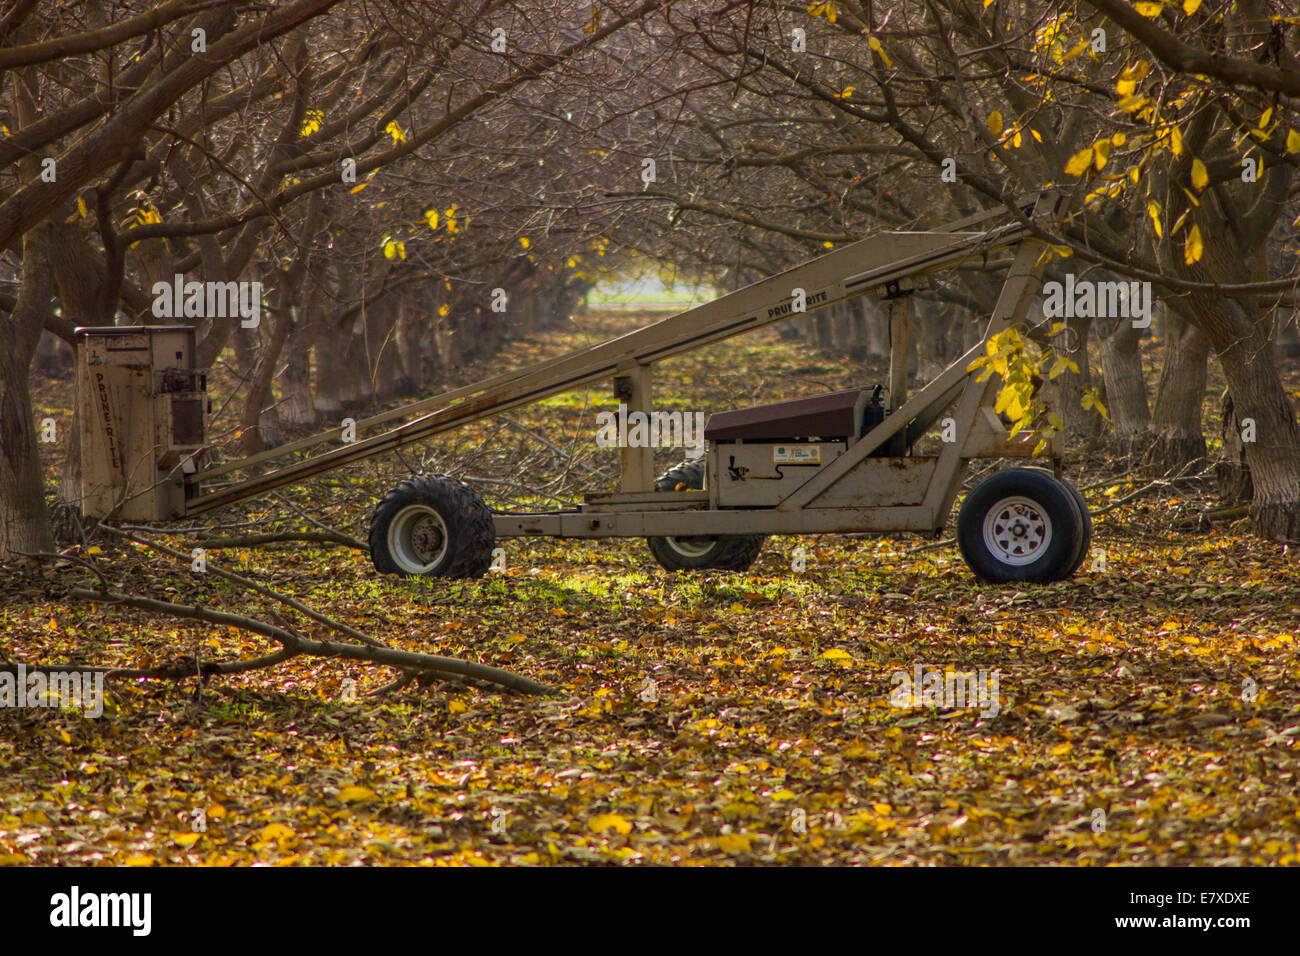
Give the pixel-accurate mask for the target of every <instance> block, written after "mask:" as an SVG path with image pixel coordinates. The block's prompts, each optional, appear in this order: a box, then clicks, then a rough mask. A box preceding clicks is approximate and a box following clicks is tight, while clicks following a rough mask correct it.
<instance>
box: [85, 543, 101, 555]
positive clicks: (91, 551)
mask: <svg viewBox="0 0 1300 956" xmlns="http://www.w3.org/2000/svg"><path fill="white" fill-rule="evenodd" d="M103 553H104V549H103V548H101V547H100V546H99V545H95V546H94V547H93V548H87V549H86V554H103Z"/></svg>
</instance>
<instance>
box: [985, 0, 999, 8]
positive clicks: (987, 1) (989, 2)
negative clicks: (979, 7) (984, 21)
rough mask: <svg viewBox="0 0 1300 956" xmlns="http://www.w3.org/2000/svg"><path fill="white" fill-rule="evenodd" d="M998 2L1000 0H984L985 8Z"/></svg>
mask: <svg viewBox="0 0 1300 956" xmlns="http://www.w3.org/2000/svg"><path fill="white" fill-rule="evenodd" d="M997 2H998V0H984V9H985V10H987V9H988V8H989V7H991V6H993V4H995V3H997Z"/></svg>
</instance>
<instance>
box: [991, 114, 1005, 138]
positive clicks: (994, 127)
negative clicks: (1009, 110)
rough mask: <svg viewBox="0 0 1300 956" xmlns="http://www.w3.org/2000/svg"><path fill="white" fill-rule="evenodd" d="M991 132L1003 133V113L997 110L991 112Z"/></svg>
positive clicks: (997, 134)
mask: <svg viewBox="0 0 1300 956" xmlns="http://www.w3.org/2000/svg"><path fill="white" fill-rule="evenodd" d="M989 132H990V133H992V134H993V135H994V136H1001V135H1002V114H1001V113H999V112H998V111H997V110H994V111H993V112H992V113H990V114H989Z"/></svg>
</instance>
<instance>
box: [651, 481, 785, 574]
mask: <svg viewBox="0 0 1300 956" xmlns="http://www.w3.org/2000/svg"><path fill="white" fill-rule="evenodd" d="M703 487H704V459H703V458H696V459H695V460H694V461H684V462H682V463H681V464H678V465H674V466H673V467H672V468H669V469H668V470H667V471H666V472H664V473H663V474H662V475H660V476H659V477H658V478H657V479H655V491H686V490H692V489H693V490H697V491H698V490H699V489H702V488H703ZM766 538H767V536H766V535H762V534H745V535H736V536H734V537H721V538H720V537H713V536H703V535H701V536H698V537H680V538H673V537H657V538H646V543H647V544H648V545H649V546H650V553H651V554H652V555H654V559H655V560H656V561H658V562H659V564H660V566H661V567H663V568H664V569H665V570H668V571H704V570H712V571H746V570H748V569H749V567H750V565H752V564H753V563H754V561H755V560H757V558H758V555H759V552H761V551H762V550H763V541H764V540H765V539H766Z"/></svg>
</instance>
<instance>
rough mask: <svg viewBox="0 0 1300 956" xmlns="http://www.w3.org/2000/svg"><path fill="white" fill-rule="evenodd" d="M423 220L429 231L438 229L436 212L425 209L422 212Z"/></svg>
mask: <svg viewBox="0 0 1300 956" xmlns="http://www.w3.org/2000/svg"><path fill="white" fill-rule="evenodd" d="M424 220H425V222H427V223H428V224H429V228H430V229H437V228H438V210H436V209H426V210H425V211H424Z"/></svg>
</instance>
